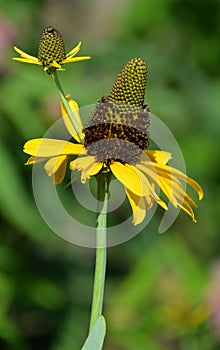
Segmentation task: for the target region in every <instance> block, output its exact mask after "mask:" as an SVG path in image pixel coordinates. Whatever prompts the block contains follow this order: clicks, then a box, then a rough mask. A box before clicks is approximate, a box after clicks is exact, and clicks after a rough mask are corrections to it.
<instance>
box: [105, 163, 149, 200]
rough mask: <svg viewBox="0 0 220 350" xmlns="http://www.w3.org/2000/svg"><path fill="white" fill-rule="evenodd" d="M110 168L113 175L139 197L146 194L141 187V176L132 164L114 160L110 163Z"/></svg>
mask: <svg viewBox="0 0 220 350" xmlns="http://www.w3.org/2000/svg"><path fill="white" fill-rule="evenodd" d="M110 168H111V171H112V173H113V174H114V176H115V177H116V178H117V179H118V180H119V181H120V182H121V183H122V184H123V185H124V186H125V187H126V188H128V189H129V190H130V191H132V192H133V193H135V194H136V195H137V196H140V197H141V196H143V195H147V194H148V193H146V189H144V188H143V183H142V181H141V177H140V175H139V174H138V172H137V171H136V169H135V167H134V166H132V165H129V164H125V165H124V164H121V163H119V162H114V163H112V164H111V165H110Z"/></svg>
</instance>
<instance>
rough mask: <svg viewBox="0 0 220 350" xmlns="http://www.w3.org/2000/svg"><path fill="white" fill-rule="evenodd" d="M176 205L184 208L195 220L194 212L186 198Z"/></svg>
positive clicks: (194, 220)
mask: <svg viewBox="0 0 220 350" xmlns="http://www.w3.org/2000/svg"><path fill="white" fill-rule="evenodd" d="M178 207H180V208H181V209H182V210H184V211H185V212H186V213H187V214H188V215H189V216H190V217H191V218H192V220H193V222H195V223H196V222H197V221H196V219H195V215H194V212H193V210H192V208H191V207H190V205H189V204H188V203H187V201H186V200H184V201H183V202H182V203H181V204H178Z"/></svg>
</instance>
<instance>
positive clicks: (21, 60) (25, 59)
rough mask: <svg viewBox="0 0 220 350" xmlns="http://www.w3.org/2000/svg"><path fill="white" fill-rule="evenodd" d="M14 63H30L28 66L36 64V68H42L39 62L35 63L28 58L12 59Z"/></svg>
mask: <svg viewBox="0 0 220 350" xmlns="http://www.w3.org/2000/svg"><path fill="white" fill-rule="evenodd" d="M12 59H13V60H14V61H18V62H24V63H30V64H37V65H38V66H42V63H41V62H39V61H35V60H32V59H29V58H19V57H13V58H12Z"/></svg>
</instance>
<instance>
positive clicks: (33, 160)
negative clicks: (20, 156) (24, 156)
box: [25, 156, 48, 165]
mask: <svg viewBox="0 0 220 350" xmlns="http://www.w3.org/2000/svg"><path fill="white" fill-rule="evenodd" d="M47 159H48V157H34V156H31V157H30V158H28V160H27V162H26V163H25V165H33V164H36V163H41V162H44V161H45V160H47Z"/></svg>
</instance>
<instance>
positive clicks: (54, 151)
mask: <svg viewBox="0 0 220 350" xmlns="http://www.w3.org/2000/svg"><path fill="white" fill-rule="evenodd" d="M84 151H85V148H84V146H83V145H80V144H74V143H72V142H68V141H64V140H56V139H46V138H45V139H44V138H40V139H33V140H30V141H27V142H26V143H25V145H24V152H25V153H27V154H30V155H32V156H36V157H54V156H61V155H79V154H81V153H82V152H84Z"/></svg>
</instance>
